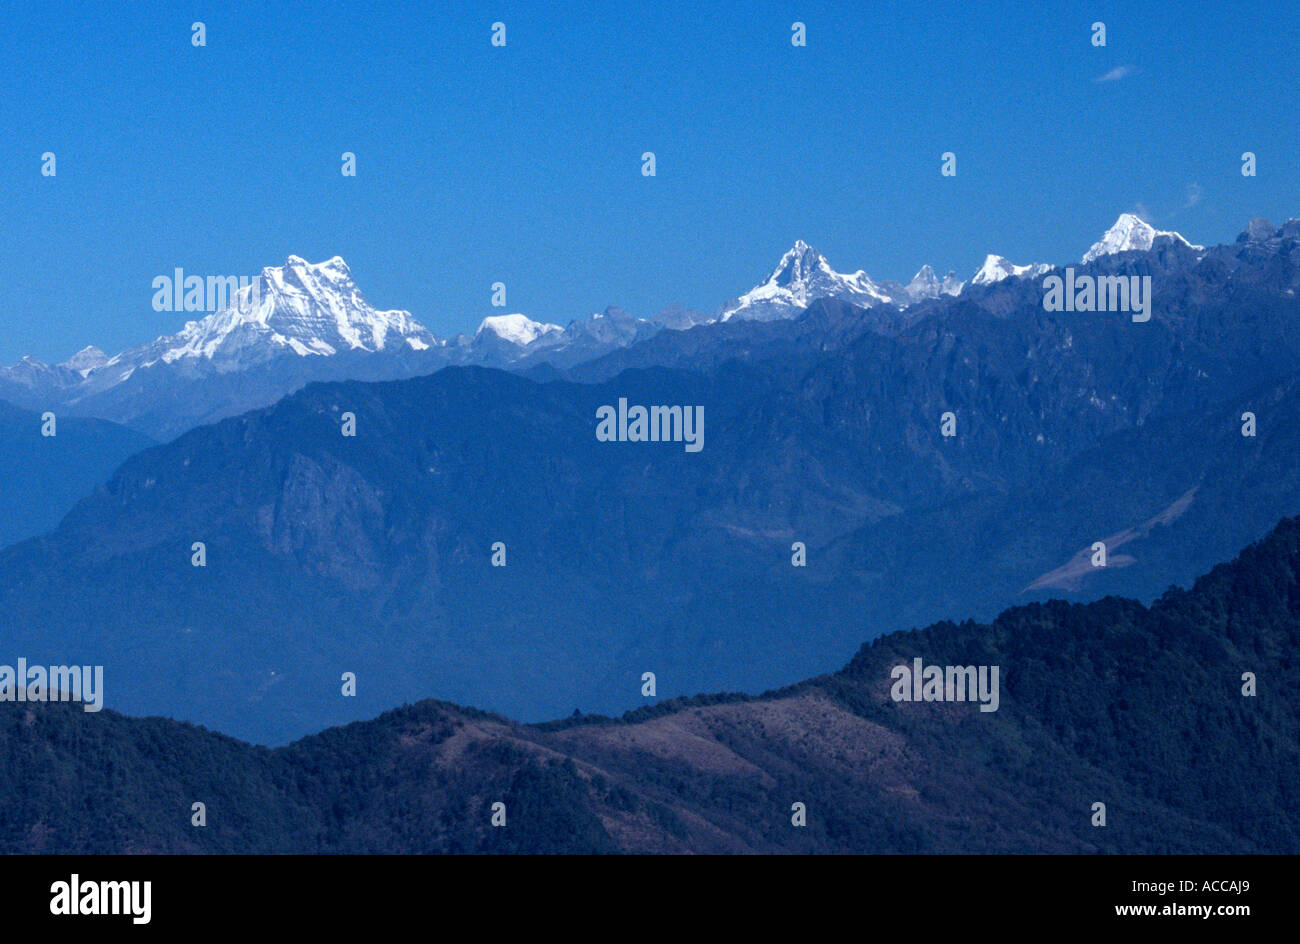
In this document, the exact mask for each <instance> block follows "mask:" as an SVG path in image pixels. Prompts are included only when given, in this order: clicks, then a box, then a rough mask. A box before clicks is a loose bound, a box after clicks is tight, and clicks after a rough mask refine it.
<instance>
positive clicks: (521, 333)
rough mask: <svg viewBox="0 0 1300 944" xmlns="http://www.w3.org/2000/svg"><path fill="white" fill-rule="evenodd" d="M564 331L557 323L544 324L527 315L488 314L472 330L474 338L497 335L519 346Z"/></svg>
mask: <svg viewBox="0 0 1300 944" xmlns="http://www.w3.org/2000/svg"><path fill="white" fill-rule="evenodd" d="M563 331H564V329H563V328H561V327H560V326H559V325H553V324H544V323H542V322H540V321H533V320H532V319H531V318H529V317H528V316H527V315H521V314H518V313H516V314H513V315H489V316H488V317H487V318H484V319H483V322H482V324H480V325H479V326H478V330H477V331H476V332H474V338H475V340H478V339H479V338H482V337H485V336H487V337H497V338H500V339H501V340H503V341H508V342H510V343H511V344H517V345H519V346H520V347H527V346H528V345H530V344H532V343H533V342H534V341H536V340H537V339H538V338H544V337H545V336H548V335H551V334H555V335H557V336H558V335H559V334H561V333H562V332H563Z"/></svg>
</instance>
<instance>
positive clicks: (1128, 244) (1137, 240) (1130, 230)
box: [1083, 213, 1205, 265]
mask: <svg viewBox="0 0 1300 944" xmlns="http://www.w3.org/2000/svg"><path fill="white" fill-rule="evenodd" d="M1161 238H1166V239H1169V240H1172V241H1173V242H1176V243H1181V244H1182V245H1184V246H1186V247H1187V248H1189V249H1194V250H1196V251H1198V252H1199V251H1200V250H1202V249H1204V248H1205V247H1204V246H1193V245H1192V244H1191V243H1189V242H1188V241H1187V240H1186V239H1184V238H1183V237H1182V236H1181V235H1180V234H1178V233H1175V232H1173V231H1171V230H1162V229H1156V228H1155V227H1154V226H1152V225H1151V224H1149V223H1146V222H1144V221H1143V220H1141V219H1140V218H1138V217H1137V216H1135V215H1134V214H1132V213H1121V214H1120V215H1119V219H1117V220H1116V221H1115V225H1114V226H1112V227H1111V228H1110V229H1108V230H1106V232H1105V233H1104V234H1103V235H1102V237H1101V239H1099V240H1097V241H1096V242H1095V243H1093V244H1092V248H1091V249H1089V250H1088V251H1087V252H1085V253H1084V254H1083V264H1084V265H1087V264H1088V263H1089V262H1092V261H1093V260H1094V259H1097V258H1100V257H1101V256H1112V255H1114V254H1115V253H1117V252H1128V251H1130V250H1137V251H1139V252H1148V251H1149V250H1150V249H1151V247H1152V246H1154V245H1155V243H1156V240H1157V239H1161Z"/></svg>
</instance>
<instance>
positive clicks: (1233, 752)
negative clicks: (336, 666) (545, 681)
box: [0, 519, 1300, 854]
mask: <svg viewBox="0 0 1300 944" xmlns="http://www.w3.org/2000/svg"><path fill="white" fill-rule="evenodd" d="M1298 646H1300V521H1298V520H1296V519H1289V520H1286V521H1283V522H1282V523H1281V524H1280V525H1278V526H1277V527H1276V528H1275V529H1274V530H1273V531H1272V533H1270V534H1269V536H1268V537H1267V538H1266V539H1265V540H1263V541H1261V542H1260V543H1259V544H1257V545H1254V546H1252V547H1249V548H1247V549H1246V550H1245V551H1244V552H1242V554H1241V555H1240V556H1239V557H1238V558H1237V559H1236V560H1235V561H1233V562H1232V563H1230V564H1226V565H1222V566H1219V567H1216V568H1215V569H1214V570H1213V571H1212V572H1211V573H1210V574H1208V575H1207V576H1204V577H1202V578H1201V579H1199V580H1197V581H1196V584H1195V586H1194V587H1193V588H1191V589H1190V590H1187V591H1171V592H1170V593H1168V594H1166V595H1165V596H1164V597H1163V598H1161V599H1160V600H1159V601H1158V602H1157V603H1156V604H1155V605H1153V606H1152V607H1151V608H1150V609H1148V608H1146V607H1143V606H1141V605H1140V604H1138V603H1136V602H1134V601H1131V600H1123V599H1116V598H1107V599H1104V600H1101V601H1098V602H1096V603H1092V604H1088V605H1083V606H1079V605H1068V604H1064V603H1059V602H1054V603H1049V604H1046V605H1040V604H1035V605H1032V606H1027V607H1019V608H1016V609H1013V610H1010V611H1007V612H1005V613H1003V614H1002V615H1001V616H999V617H998V618H997V619H996V620H995V621H993V622H992V623H991V624H988V625H981V624H978V623H974V622H969V621H967V622H964V623H961V624H960V625H958V624H954V623H942V624H937V625H934V626H931V627H929V628H928V629H925V630H921V631H911V632H898V633H892V634H890V635H888V636H885V637H883V638H881V639H878V640H876V641H875V642H874V643H872V644H870V645H866V646H863V647H862V648H861V649H860V650H859V652H858V654H857V655H856V656H855V657H854V658H853V659H852V661H851V662H850V663H849V664H848V665H847V666H846V667H845V668H844V669H842V670H841V671H839V672H836V673H834V674H831V675H825V676H820V677H817V678H814V679H811V680H809V681H806V682H803V683H801V684H799V685H796V686H793V687H790V688H787V689H784V690H781V691H775V692H770V693H768V694H766V695H763V696H761V697H758V698H745V697H738V696H706V697H697V698H693V699H686V700H681V701H677V702H668V703H663V704H659V705H655V706H653V707H650V708H645V709H641V710H639V711H636V712H632V713H630V714H628V715H627V716H625V718H623V719H622V720H620V721H611V720H609V719H601V718H595V717H590V716H588V717H575V718H570V719H568V720H567V721H565V722H559V723H553V724H547V725H538V726H524V725H519V724H517V723H515V722H511V721H508V720H506V719H504V718H501V717H498V716H493V715H486V714H483V713H482V712H478V711H474V710H471V709H464V708H458V707H455V706H454V705H450V704H447V703H445V702H432V701H426V702H421V703H419V704H416V705H411V706H407V707H403V708H400V709H397V710H395V711H391V712H388V713H386V714H384V715H383V716H381V717H379V718H377V719H375V720H373V721H367V722H361V723H357V724H352V725H348V726H346V727H343V728H335V729H331V730H329V731H325V732H322V733H321V734H319V735H315V736H312V737H309V738H305V739H303V740H301V741H298V742H296V743H294V744H292V745H290V746H288V747H284V748H279V749H276V750H274V751H268V750H265V749H261V748H254V747H251V746H249V745H246V744H243V743H241V742H237V741H233V740H231V739H229V738H226V737H222V736H221V735H216V734H212V733H210V732H207V731H204V730H202V729H198V728H194V727H192V726H189V725H182V724H176V723H173V722H167V721H163V720H161V719H155V718H150V719H141V720H137V719H131V718H126V717H122V716H120V715H117V714H116V713H114V712H111V711H105V712H103V713H100V714H86V713H84V712H82V711H80V710H79V709H78V708H77V706H73V705H67V704H28V705H19V704H15V703H0V758H2V759H3V762H4V764H5V769H6V770H7V771H10V772H11V778H10V784H9V787H10V789H8V790H6V791H5V792H4V793H3V795H0V848H2V849H3V850H4V851H6V852H120V851H132V852H204V851H206V852H228V851H256V852H367V853H373V852H409V853H434V852H612V851H625V852H683V851H693V852H757V851H762V852H941V853H946V852H1031V853H1061V852H1082V853H1091V852H1110V853H1125V854H1133V853H1187V852H1191V853H1254V852H1273V853H1291V854H1294V853H1295V852H1297V851H1300V814H1298V813H1297V811H1300V747H1297V745H1300V723H1298V722H1297V714H1296V711H1295V706H1296V704H1297V699H1298V698H1300V665H1298V664H1297V662H1296V659H1295V653H1296V651H1297V648H1298ZM915 658H922V659H923V660H924V662H925V663H926V664H928V665H986V666H987V665H996V666H998V667H999V668H1000V670H1001V671H1000V679H1001V682H1000V699H999V706H998V709H997V710H996V711H994V712H987V713H986V712H981V711H979V710H978V709H977V707H976V706H975V705H970V704H952V703H936V702H911V703H908V702H898V701H895V700H894V699H893V698H892V697H891V689H892V688H893V680H892V672H893V667H894V666H897V665H910V664H911V663H912V661H913V660H914V659H915ZM1244 672H1250V673H1253V675H1254V676H1255V678H1256V680H1257V685H1258V689H1257V692H1258V693H1257V695H1255V696H1253V697H1247V696H1244V695H1243V693H1242V674H1243V673H1244ZM1242 770H1249V771H1250V776H1249V777H1243V776H1241V771H1242ZM74 783H75V784H77V789H76V790H72V789H68V785H69V784H74ZM71 797H76V799H77V802H76V803H72V802H71V801H70V798H71ZM195 801H202V802H204V803H206V804H207V817H208V825H207V826H206V827H204V828H195V827H192V826H190V825H189V819H190V816H191V812H190V809H191V804H192V803H193V802H195ZM496 802H501V803H504V804H505V810H506V816H507V820H506V826H505V827H504V828H493V827H492V826H490V825H489V822H490V817H491V805H492V804H493V803H496ZM1098 802H1100V803H1104V804H1105V807H1106V817H1107V818H1106V825H1105V826H1104V827H1097V826H1093V825H1092V817H1093V813H1094V806H1093V804H1094V803H1098ZM794 803H802V804H804V806H805V808H806V815H807V826H805V827H802V828H801V827H796V826H793V825H792V823H791V807H792V804H794Z"/></svg>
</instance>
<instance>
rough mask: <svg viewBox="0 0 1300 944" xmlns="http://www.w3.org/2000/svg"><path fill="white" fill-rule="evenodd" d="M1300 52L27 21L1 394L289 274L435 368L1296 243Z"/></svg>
mask: <svg viewBox="0 0 1300 944" xmlns="http://www.w3.org/2000/svg"><path fill="white" fill-rule="evenodd" d="M195 20H202V21H204V22H205V23H206V24H207V39H208V45H207V47H206V48H204V49H195V48H193V47H192V46H191V45H190V24H191V23H192V22H193V21H195ZM494 20H502V21H504V22H505V23H506V26H507V40H508V44H507V46H506V48H504V49H495V48H492V46H491V45H490V44H489V36H490V25H491V23H492V22H493V21H494ZM794 20H802V21H804V22H805V23H806V24H807V29H808V45H807V47H806V48H803V49H797V48H794V47H792V46H791V44H790V24H791V23H792V22H793V21H794ZM1094 20H1102V21H1104V22H1105V23H1106V25H1107V31H1108V45H1107V46H1106V48H1102V49H1098V48H1094V47H1093V46H1092V45H1091V44H1090V42H1089V37H1090V31H1089V26H1090V24H1091V23H1092V22H1093V21H1094ZM1298 37H1300V13H1297V6H1296V4H1293V3H1276V4H1275V3H1251V4H1244V3H1240V4H1236V3H1226V4H1225V3H1198V2H1172V0H1168V2H1149V0H1148V2H1135V3H1123V4H1120V3H1111V2H1097V3H1043V2H1027V0H1020V2H1014V3H1013V2H1007V3H1000V2H979V3H973V2H953V3H946V2H945V3H907V2H896V3H890V4H865V3H843V4H835V3H816V2H810V0H795V2H781V3H745V4H740V3H735V4H726V5H722V6H721V7H719V5H715V4H712V3H699V2H692V3H681V4H679V3H674V2H661V3H655V4H654V5H653V6H651V5H649V4H632V3H628V4H623V3H618V4H615V3H600V4H581V3H576V4H568V3H565V4H558V3H526V4H525V3H490V4H487V3H465V4H458V3H449V2H436V3H435V2H425V3H410V4H399V3H388V2H378V0H372V2H366V3H356V4H348V3H314V4H301V5H300V4H296V3H294V4H291V3H279V4H259V3H250V2H240V3H219V2H216V0H208V2H198V3H189V2H179V3H149V2H131V3H119V2H106V3H102V4H98V3H96V4H91V3H80V4H73V3H39V4H38V3H34V2H21V0H20V2H13V0H10V2H6V3H5V4H3V6H0V62H3V66H2V67H0V132H2V133H0V187H2V188H3V198H2V199H3V206H2V209H0V280H2V281H3V298H4V302H3V305H0V362H4V363H12V362H13V361H14V360H15V359H17V358H18V357H19V356H21V355H23V354H33V355H35V356H38V357H40V358H42V359H47V360H61V359H63V358H65V357H67V356H68V355H70V354H71V353H73V352H74V351H75V350H77V349H78V348H80V347H81V346H83V345H85V344H87V343H93V344H96V345H98V346H100V347H102V348H104V349H105V350H106V351H108V352H109V353H114V352H116V351H117V350H120V349H122V348H124V347H127V346H130V345H132V344H136V343H139V342H143V341H146V340H150V339H152V338H153V337H155V336H157V335H159V334H163V333H170V332H172V331H174V330H176V329H178V328H179V327H180V326H181V324H182V322H183V320H184V316H183V315H176V314H171V313H158V312H154V311H153V310H152V308H151V306H150V300H151V298H152V294H153V293H152V289H151V288H150V282H151V280H152V279H153V278H154V276H156V275H161V274H167V273H170V272H171V271H172V270H173V269H174V268H175V267H177V266H180V267H182V268H184V269H185V270H186V271H187V272H191V273H195V274H204V275H207V274H217V275H241V274H247V275H254V274H256V273H257V272H258V271H259V270H260V269H261V268H262V267H263V266H265V265H278V264H281V263H283V261H284V259H285V257H286V256H287V255H289V254H290V253H293V254H297V255H301V256H304V257H306V258H307V259H309V260H311V261H319V260H322V259H325V258H327V257H329V256H333V255H335V254H338V255H341V256H343V257H344V258H345V259H346V260H348V262H349V264H350V265H351V267H352V271H353V274H354V276H355V278H356V279H357V282H358V283H359V284H360V286H361V288H362V290H363V291H364V292H365V293H366V294H367V296H368V297H369V299H370V301H371V302H372V303H374V304H375V305H377V306H379V307H394V308H406V309H408V310H410V311H411V312H413V313H414V314H415V315H416V317H417V318H419V319H420V320H421V321H422V322H424V324H426V325H427V326H428V327H429V328H430V329H431V330H433V331H434V332H436V333H438V334H442V335H448V334H453V333H455V332H457V331H469V330H472V329H473V328H474V327H475V326H476V325H477V323H478V321H479V320H480V319H481V318H482V317H483V316H484V315H487V314H493V313H499V312H497V311H494V310H493V309H491V308H490V307H489V301H490V286H491V284H492V283H493V282H495V281H497V280H501V281H503V282H505V283H506V284H507V287H508V303H509V304H508V310H510V311H523V312H525V313H526V314H528V315H530V316H531V317H534V318H537V319H540V320H548V321H556V322H560V323H567V322H568V321H569V320H570V319H571V318H574V317H585V316H587V315H588V314H590V313H591V312H593V311H597V310H599V309H601V308H603V307H605V306H606V305H609V304H616V305H621V306H623V307H625V308H627V309H628V310H630V311H631V312H633V313H634V314H638V315H649V314H652V313H654V312H656V311H658V310H659V309H661V308H662V307H664V306H666V305H669V304H674V303H675V304H682V305H685V306H688V307H694V308H699V309H702V310H706V311H712V310H713V309H715V308H716V307H717V306H718V305H719V304H720V303H722V302H723V301H725V300H726V299H727V298H728V297H729V296H731V295H734V294H736V293H738V292H741V291H743V290H745V289H747V288H749V287H750V286H751V285H753V284H754V283H755V282H757V281H759V280H760V279H761V278H762V277H763V276H765V275H766V273H767V271H768V270H769V269H770V267H771V266H772V265H773V264H774V263H775V262H776V260H777V259H778V258H779V257H780V255H781V253H782V252H783V251H784V250H785V249H786V248H788V247H789V245H790V244H791V243H793V242H794V241H795V240H796V239H799V238H802V239H805V240H807V241H808V242H810V243H811V244H813V245H814V246H816V247H817V248H819V249H821V250H822V252H824V253H825V254H826V255H827V257H828V258H829V259H830V261H831V263H832V265H834V266H836V267H837V268H839V269H841V270H845V271H852V270H854V269H857V268H859V267H860V268H864V269H866V270H867V271H868V272H869V273H871V274H872V275H873V276H875V277H878V278H886V277H893V278H902V279H906V278H909V277H910V276H911V275H912V274H913V272H914V271H915V270H916V269H917V268H918V267H919V266H920V265H921V264H922V263H925V262H929V263H932V264H934V265H935V267H936V268H938V269H939V270H940V271H941V272H942V271H944V270H946V269H948V268H955V269H956V270H957V271H958V273H959V274H960V275H961V276H962V277H963V278H967V277H969V276H970V275H971V273H972V272H974V270H975V269H976V267H977V266H978V265H979V263H980V262H981V261H982V258H983V254H984V253H985V252H986V251H991V252H998V253H1001V254H1003V255H1006V256H1008V257H1009V258H1011V259H1012V260H1013V261H1015V262H1020V263H1024V262H1030V261H1047V262H1064V261H1069V260H1074V259H1077V258H1078V257H1079V256H1080V255H1081V254H1082V253H1083V251H1084V250H1085V249H1086V248H1087V247H1088V245H1089V244H1090V243H1091V242H1092V240H1093V239H1095V238H1096V237H1097V236H1098V235H1099V234H1100V233H1101V232H1102V230H1104V229H1105V228H1106V227H1107V226H1108V225H1109V224H1110V223H1111V222H1112V221H1113V219H1114V217H1115V216H1116V215H1117V214H1118V213H1119V212H1121V211H1124V210H1133V209H1138V208H1141V209H1142V210H1143V211H1144V212H1145V213H1146V214H1147V215H1148V216H1149V218H1150V219H1151V220H1152V222H1153V223H1155V224H1156V225H1158V226H1160V227H1162V228H1170V229H1178V230H1179V231H1181V232H1183V233H1184V234H1185V235H1186V236H1188V237H1189V238H1190V239H1191V240H1192V241H1193V242H1203V243H1217V242H1224V241H1230V240H1231V239H1233V238H1234V237H1235V236H1236V234H1237V233H1238V232H1239V231H1240V230H1241V228H1242V227H1243V226H1244V224H1245V223H1246V221H1247V220H1248V219H1249V218H1251V217H1253V216H1257V215H1258V216H1266V217H1269V218H1270V219H1272V220H1273V222H1274V223H1277V222H1279V220H1280V219H1284V218H1286V217H1289V216H1300V190H1298V188H1297V182H1300V155H1298V154H1297V148H1300V134H1298V133H1297V132H1298V131H1300V127H1298V124H1300V122H1298V121H1297V112H1298V111H1300V107H1298V106H1297V102H1296V91H1295V83H1294V81H1293V75H1294V70H1295V64H1296V62H1297V61H1300V54H1298V50H1297V45H1298V44H1300V39H1298ZM1125 69H1128V70H1131V72H1129V74H1127V75H1126V77H1124V78H1121V79H1118V80H1114V81H1107V82H1099V81H1097V79H1098V78H1099V77H1101V76H1103V75H1105V74H1107V73H1110V72H1112V70H1121V71H1123V70H1125ZM648 150H649V151H654V152H655V153H656V155H657V162H658V176H657V177H655V178H653V179H647V178H643V177H642V176H641V173H640V156H641V154H642V152H643V151H648ZM948 150H951V151H954V152H955V153H956V154H957V160H958V176H957V177H956V178H955V179H945V178H943V177H941V176H940V174H939V163H940V154H941V153H942V152H944V151H948ZM1245 150H1251V151H1254V152H1256V153H1257V154H1258V155H1259V158H1258V160H1259V176H1258V177H1256V178H1254V179H1247V178H1244V177H1242V175H1241V173H1240V155H1241V153H1242V151H1245ZM45 151H53V152H54V153H55V154H56V155H57V161H58V176H57V178H55V179H52V180H51V179H46V178H43V177H41V176H40V173H39V170H40V155H41V154H42V153H43V152H45ZM344 151H353V152H355V153H356V155H357V159H358V176H357V177H356V178H355V179H351V178H344V177H343V176H342V175H341V174H340V173H339V167H340V154H341V153H342V152H344Z"/></svg>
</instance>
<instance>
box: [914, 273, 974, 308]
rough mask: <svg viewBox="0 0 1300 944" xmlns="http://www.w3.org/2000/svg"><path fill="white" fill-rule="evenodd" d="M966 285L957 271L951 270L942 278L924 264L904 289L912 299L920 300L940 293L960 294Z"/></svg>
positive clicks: (937, 295)
mask: <svg viewBox="0 0 1300 944" xmlns="http://www.w3.org/2000/svg"><path fill="white" fill-rule="evenodd" d="M965 287H966V283H965V282H963V281H961V280H960V279H959V278H957V273H956V272H949V273H948V274H947V275H945V276H944V277H943V278H942V279H940V278H939V277H938V276H937V275H935V274H934V269H933V268H932V267H930V266H928V265H923V266H921V271H919V272H917V273H916V275H914V276H912V281H910V282H908V283H907V286H906V287H905V289H904V291H906V292H907V297H908V298H910V299H911V300H912V301H914V302H919V301H922V300H924V299H927V298H938V297H939V296H940V295H960V294H961V290H962V289H963V288H965Z"/></svg>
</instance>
